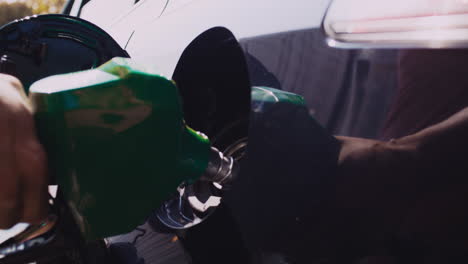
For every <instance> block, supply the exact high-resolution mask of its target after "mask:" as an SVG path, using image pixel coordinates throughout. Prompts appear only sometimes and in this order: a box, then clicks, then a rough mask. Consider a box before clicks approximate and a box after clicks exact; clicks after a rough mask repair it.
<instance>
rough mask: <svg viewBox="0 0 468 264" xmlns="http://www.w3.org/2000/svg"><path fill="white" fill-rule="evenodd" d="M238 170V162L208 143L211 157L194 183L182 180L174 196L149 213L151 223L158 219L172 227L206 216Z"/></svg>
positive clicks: (216, 203) (181, 225) (218, 201)
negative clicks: (150, 214)
mask: <svg viewBox="0 0 468 264" xmlns="http://www.w3.org/2000/svg"><path fill="white" fill-rule="evenodd" d="M238 172H239V165H238V162H237V161H236V160H235V159H233V158H232V157H230V156H225V155H224V154H223V153H222V152H221V151H219V150H218V149H216V148H214V147H211V153H210V160H209V162H208V166H207V168H206V170H205V172H204V174H203V175H202V176H201V177H200V178H199V179H198V180H197V181H196V182H194V183H192V184H188V183H186V182H184V183H182V184H181V185H180V186H179V187H178V188H177V192H176V193H175V194H174V196H173V197H172V198H171V199H169V200H167V201H166V202H164V203H163V205H162V206H161V207H160V208H159V209H158V210H156V211H155V212H154V214H153V215H152V216H151V217H150V223H153V224H154V225H153V226H158V225H159V223H162V224H164V225H165V226H167V227H169V228H172V229H186V228H190V227H192V226H194V225H197V224H199V223H201V222H202V221H203V220H205V219H206V218H208V217H209V216H210V215H211V214H212V213H213V212H214V211H215V210H216V208H217V207H218V206H219V205H220V204H221V199H222V196H223V193H224V191H226V190H228V189H229V187H230V186H231V184H232V182H233V181H234V180H235V179H236V177H237V175H238Z"/></svg>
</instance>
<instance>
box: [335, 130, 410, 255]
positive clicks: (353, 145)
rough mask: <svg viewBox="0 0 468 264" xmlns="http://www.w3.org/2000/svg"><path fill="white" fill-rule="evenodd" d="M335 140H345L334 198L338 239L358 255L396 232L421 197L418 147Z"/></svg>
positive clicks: (375, 141)
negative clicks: (411, 206) (418, 173)
mask: <svg viewBox="0 0 468 264" xmlns="http://www.w3.org/2000/svg"><path fill="white" fill-rule="evenodd" d="M336 138H337V139H338V140H339V141H340V142H341V150H340V154H339V160H338V177H337V185H336V193H335V195H334V197H335V198H334V199H335V201H334V217H335V220H334V227H333V229H334V230H335V232H336V234H338V236H339V237H338V238H337V240H341V241H346V242H344V243H345V245H344V246H347V247H349V248H354V249H355V250H356V251H359V250H361V249H363V250H364V249H367V248H369V247H379V246H382V245H379V242H382V243H385V241H388V239H389V237H390V236H392V235H394V234H395V232H396V230H397V229H398V225H399V223H400V222H401V219H402V218H403V217H404V216H405V215H406V214H407V210H408V208H407V205H408V204H409V203H408V201H410V200H413V196H414V195H415V193H417V191H416V189H417V188H416V187H415V186H417V180H418V176H417V175H415V171H416V170H417V168H418V164H417V160H416V159H417V151H416V150H417V146H416V145H413V144H402V145H400V144H395V143H394V142H393V141H390V142H384V141H377V140H370V139H363V138H353V137H341V136H338V137H336ZM351 241H352V242H353V243H350V242H351Z"/></svg>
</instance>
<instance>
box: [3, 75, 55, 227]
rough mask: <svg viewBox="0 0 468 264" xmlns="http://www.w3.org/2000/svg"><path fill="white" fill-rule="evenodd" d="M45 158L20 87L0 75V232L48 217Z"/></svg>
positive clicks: (14, 79) (14, 81)
mask: <svg viewBox="0 0 468 264" xmlns="http://www.w3.org/2000/svg"><path fill="white" fill-rule="evenodd" d="M47 183H48V182H47V168H46V155H45V152H44V149H43V147H42V146H41V144H40V143H39V141H38V138H37V136H36V130H35V126H34V119H33V114H32V110H31V107H30V105H29V101H28V99H27V97H26V94H25V93H24V90H23V86H22V85H21V83H20V81H18V80H17V79H16V78H14V77H12V76H9V75H5V74H0V229H5V228H9V227H11V226H13V225H14V224H16V223H18V222H27V223H37V222H40V221H41V220H42V219H44V218H45V216H46V214H47V208H48V207H47V206H48V205H47V201H48V196H47V195H48V194H47Z"/></svg>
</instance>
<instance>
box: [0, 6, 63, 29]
mask: <svg viewBox="0 0 468 264" xmlns="http://www.w3.org/2000/svg"><path fill="white" fill-rule="evenodd" d="M65 1H66V0H0V26H2V25H4V24H6V23H8V22H10V21H12V20H15V19H18V18H22V17H25V16H30V15H35V14H44V13H60V11H61V10H62V7H63V5H64V4H65Z"/></svg>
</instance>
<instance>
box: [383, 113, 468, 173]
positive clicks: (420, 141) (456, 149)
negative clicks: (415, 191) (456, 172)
mask: <svg viewBox="0 0 468 264" xmlns="http://www.w3.org/2000/svg"><path fill="white" fill-rule="evenodd" d="M389 143H390V145H391V146H396V147H400V148H405V149H410V150H411V151H412V152H413V154H414V156H415V157H417V159H418V160H419V161H421V164H420V165H421V166H423V167H426V168H431V167H439V168H440V167H446V168H450V169H457V168H464V167H467V165H465V164H464V162H462V161H463V160H466V159H468V107H467V108H465V109H463V110H461V111H460V112H458V113H456V114H454V115H453V116H451V117H450V118H448V119H446V120H445V121H443V122H440V123H438V124H436V125H433V126H430V127H428V128H426V129H423V130H421V131H419V132H418V133H415V134H412V135H409V136H406V137H403V138H399V139H393V140H391V141H390V142H389ZM454 166H455V167H454Z"/></svg>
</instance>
